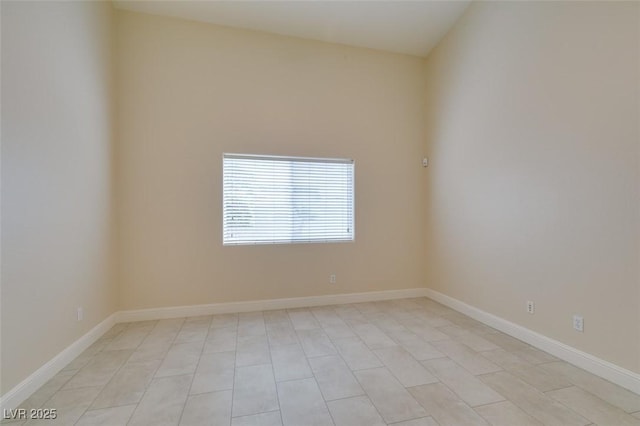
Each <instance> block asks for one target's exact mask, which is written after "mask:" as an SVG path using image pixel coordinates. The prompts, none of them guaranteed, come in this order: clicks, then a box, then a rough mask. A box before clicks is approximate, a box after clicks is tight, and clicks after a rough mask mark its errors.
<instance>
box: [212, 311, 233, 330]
mask: <svg viewBox="0 0 640 426" xmlns="http://www.w3.org/2000/svg"><path fill="white" fill-rule="evenodd" d="M209 327H210V328H211V329H214V328H227V327H233V328H237V327H238V314H220V315H214V316H213V317H212V318H211V325H210V326H209Z"/></svg>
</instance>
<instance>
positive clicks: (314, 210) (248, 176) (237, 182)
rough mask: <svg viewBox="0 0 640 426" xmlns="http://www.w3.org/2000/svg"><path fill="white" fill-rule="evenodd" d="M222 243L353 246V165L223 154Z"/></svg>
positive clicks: (342, 161)
mask: <svg viewBox="0 0 640 426" xmlns="http://www.w3.org/2000/svg"><path fill="white" fill-rule="evenodd" d="M222 205H223V219H222V220H223V244H225V245H227V244H272V243H298V242H331V241H353V238H354V231H353V160H349V159H336V158H302V157H274V156H258V155H241V154H224V156H223V203H222Z"/></svg>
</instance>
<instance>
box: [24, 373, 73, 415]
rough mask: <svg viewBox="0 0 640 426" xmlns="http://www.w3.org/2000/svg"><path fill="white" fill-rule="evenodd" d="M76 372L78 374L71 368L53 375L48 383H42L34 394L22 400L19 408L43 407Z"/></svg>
mask: <svg viewBox="0 0 640 426" xmlns="http://www.w3.org/2000/svg"><path fill="white" fill-rule="evenodd" d="M74 374H76V372H72V371H70V370H62V371H61V372H59V373H58V374H56V375H55V376H53V377H52V378H51V379H50V380H49V381H48V382H47V383H45V384H44V385H42V387H40V389H38V390H37V391H35V392H34V393H33V395H31V396H30V397H29V398H27V399H26V400H25V401H24V402H22V403H21V404H20V407H19V408H24V409H25V410H29V409H32V408H40V407H42V404H44V403H45V402H47V401H48V400H49V398H51V397H52V396H53V395H54V394H55V393H56V392H58V391H59V390H60V389H61V388H62V387H63V386H64V385H65V383H67V382H68V381H69V380H71V377H73V375H74Z"/></svg>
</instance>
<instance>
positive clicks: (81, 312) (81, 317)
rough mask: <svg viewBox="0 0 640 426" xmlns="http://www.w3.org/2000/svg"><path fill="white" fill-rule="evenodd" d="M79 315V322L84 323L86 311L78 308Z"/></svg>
mask: <svg viewBox="0 0 640 426" xmlns="http://www.w3.org/2000/svg"><path fill="white" fill-rule="evenodd" d="M76 313H77V315H78V317H77V318H78V321H82V320H83V319H84V309H83V308H78V310H77V311H76Z"/></svg>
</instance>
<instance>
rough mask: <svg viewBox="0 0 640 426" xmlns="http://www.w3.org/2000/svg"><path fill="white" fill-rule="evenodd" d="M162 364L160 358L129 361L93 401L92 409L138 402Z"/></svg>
mask: <svg viewBox="0 0 640 426" xmlns="http://www.w3.org/2000/svg"><path fill="white" fill-rule="evenodd" d="M159 366H160V360H151V361H141V362H127V363H126V364H125V365H124V366H122V368H121V369H120V370H118V372H117V373H116V375H115V376H113V378H112V379H111V380H110V381H109V383H108V384H107V386H105V387H104V389H102V392H100V394H99V395H98V397H97V398H96V399H95V401H93V404H92V405H91V407H92V409H98V408H107V407H115V406H119V405H130V404H137V403H138V402H140V399H142V395H143V394H144V392H145V390H146V389H147V385H149V383H150V382H151V379H152V378H153V375H154V374H155V372H156V370H157V369H158V367H159Z"/></svg>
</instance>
